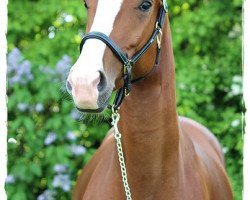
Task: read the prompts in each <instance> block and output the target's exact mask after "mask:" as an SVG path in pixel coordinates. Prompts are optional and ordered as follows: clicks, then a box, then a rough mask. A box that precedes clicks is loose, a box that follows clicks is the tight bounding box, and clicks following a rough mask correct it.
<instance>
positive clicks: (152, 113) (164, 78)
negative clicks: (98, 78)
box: [119, 17, 179, 184]
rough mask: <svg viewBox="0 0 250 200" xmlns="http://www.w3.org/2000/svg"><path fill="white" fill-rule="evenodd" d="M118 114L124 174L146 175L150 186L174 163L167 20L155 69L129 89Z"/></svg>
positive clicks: (174, 122)
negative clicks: (125, 166)
mask: <svg viewBox="0 0 250 200" xmlns="http://www.w3.org/2000/svg"><path fill="white" fill-rule="evenodd" d="M120 114H121V119H120V122H119V129H120V132H121V134H122V143H123V149H124V154H125V160H126V165H127V170H128V173H129V174H130V175H131V176H133V175H136V177H137V178H138V179H140V174H141V176H142V177H144V179H145V174H147V177H148V178H149V179H150V181H149V182H150V183H152V184H153V183H154V181H153V179H155V178H157V177H158V175H159V176H162V173H165V172H164V171H162V170H163V168H164V169H168V167H167V166H165V164H166V163H167V165H169V166H170V165H172V166H171V167H173V164H174V163H175V162H177V156H176V155H177V153H178V143H179V129H178V117H177V112H176V100H175V70H174V57H173V51H172V44H171V33H170V28H169V21H168V19H167V17H166V22H165V25H164V30H163V38H162V47H161V53H160V57H159V65H158V66H157V69H156V71H155V72H154V73H153V74H152V75H151V76H150V77H149V78H147V79H145V80H143V81H141V82H138V83H135V84H134V85H133V88H132V92H131V93H130V96H129V97H127V98H125V100H124V102H123V104H122V106H121V109H120ZM169 170H170V168H169ZM157 173H158V174H157ZM133 179H134V178H133ZM138 181H139V180H138ZM144 181H145V180H144Z"/></svg>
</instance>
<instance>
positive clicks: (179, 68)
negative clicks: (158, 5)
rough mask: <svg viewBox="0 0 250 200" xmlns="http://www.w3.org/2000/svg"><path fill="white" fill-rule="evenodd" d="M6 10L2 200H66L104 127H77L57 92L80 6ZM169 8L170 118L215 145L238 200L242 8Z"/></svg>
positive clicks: (78, 26)
mask: <svg viewBox="0 0 250 200" xmlns="http://www.w3.org/2000/svg"><path fill="white" fill-rule="evenodd" d="M8 2H9V3H8V16H9V18H8V20H9V24H8V35H7V37H8V52H9V53H8V55H7V58H8V111H9V113H8V137H9V139H8V141H9V144H8V174H9V175H8V177H7V179H6V190H7V193H8V199H11V200H29V199H31V200H34V199H38V200H45V199H46V200H50V199H58V200H64V199H65V200H66V199H67V200H68V199H71V192H72V188H73V186H74V184H75V180H76V178H77V174H78V173H79V170H81V169H82V166H83V165H84V164H86V162H87V161H88V160H89V159H90V158H91V156H92V155H93V153H94V152H95V150H96V148H98V146H99V145H100V142H101V140H102V139H103V137H104V135H105V134H106V132H107V130H108V129H109V123H107V122H105V123H100V124H98V123H96V124H94V125H93V124H91V123H85V122H82V120H81V119H82V116H81V115H80V114H79V113H78V112H77V110H75V109H74V106H73V104H72V103H71V101H70V98H69V97H68V95H67V94H66V93H65V86H64V85H65V84H64V81H65V77H66V75H67V72H68V70H69V67H70V66H71V65H72V63H74V62H75V61H76V59H77V57H78V55H79V54H78V52H79V44H80V41H81V38H82V35H83V30H84V27H85V25H86V12H85V11H84V6H83V5H82V4H81V1H68V0H51V1H42V0H36V1H33V0H26V1H14V0H9V1H8ZM168 4H169V17H170V23H171V31H172V38H173V47H174V54H175V62H176V88H177V109H178V113H179V114H180V115H185V116H187V117H191V118H193V119H195V120H197V121H199V122H201V123H202V124H204V125H206V126H207V127H208V128H209V129H210V130H212V132H213V133H215V134H216V136H217V137H218V138H219V140H220V142H221V144H222V146H223V150H224V152H225V156H226V166H227V171H228V174H229V177H230V180H231V183H232V186H233V190H234V193H235V199H236V200H240V199H241V191H242V125H241V124H242V120H241V112H242V111H243V110H244V109H243V105H242V103H241V94H242V70H241V10H242V9H241V8H242V5H241V4H242V2H241V1H240V0H232V1H230V2H229V1H228V2H226V3H225V2H221V1H217V0H209V1H202V0H185V1H184V0H183V1H179V0H172V1H168ZM31 10H32V12H30V11H31ZM21 52H22V53H21Z"/></svg>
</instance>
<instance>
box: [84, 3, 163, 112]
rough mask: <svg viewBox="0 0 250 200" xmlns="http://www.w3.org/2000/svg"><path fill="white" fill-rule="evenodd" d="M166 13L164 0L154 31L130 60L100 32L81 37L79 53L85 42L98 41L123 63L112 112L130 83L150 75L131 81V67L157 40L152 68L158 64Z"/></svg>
mask: <svg viewBox="0 0 250 200" xmlns="http://www.w3.org/2000/svg"><path fill="white" fill-rule="evenodd" d="M167 11H168V7H167V4H166V3H165V0H163V3H162V6H161V7H160V9H159V12H158V16H157V20H156V25H155V29H154V31H153V33H152V35H151V37H150V38H149V40H148V41H147V43H146V44H145V45H144V46H143V47H142V49H141V50H139V51H138V52H136V53H135V55H134V56H133V57H132V58H131V59H129V58H128V56H127V54H126V53H125V52H123V51H122V50H121V49H120V48H119V47H118V46H117V45H116V43H115V42H114V41H113V40H112V39H111V38H110V37H108V36H107V35H105V34H103V33H101V32H89V33H87V34H86V35H85V36H84V37H83V39H82V42H81V44H80V52H81V51H82V47H83V45H84V43H85V42H86V40H88V39H98V40H101V41H102V42H104V43H105V44H106V45H107V46H108V47H109V48H110V49H111V50H112V52H113V53H114V54H115V55H116V57H117V58H119V60H120V61H121V62H122V63H123V79H124V85H123V87H121V88H120V89H119V90H118V91H117V93H116V96H115V100H114V102H113V106H112V109H114V110H118V109H119V106H120V105H121V103H122V101H123V99H124V97H125V96H128V95H129V93H130V91H131V89H132V83H134V82H137V81H139V80H142V79H144V78H146V77H147V76H148V75H149V74H150V72H149V74H147V75H145V76H143V77H140V78H137V79H135V80H131V70H132V66H133V65H134V64H135V63H136V62H137V61H138V60H139V59H140V58H141V57H142V55H143V54H144V53H145V52H146V51H147V50H148V49H149V47H150V46H151V45H152V44H153V42H154V41H155V40H156V39H157V51H156V60H155V65H154V66H156V65H157V64H158V57H159V53H160V48H161V37H162V26H163V23H164V18H165V14H166V12H167ZM153 68H154V67H153ZM151 71H152V70H151Z"/></svg>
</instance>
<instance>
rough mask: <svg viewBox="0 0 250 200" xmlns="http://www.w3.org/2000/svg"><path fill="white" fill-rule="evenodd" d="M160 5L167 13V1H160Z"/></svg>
mask: <svg viewBox="0 0 250 200" xmlns="http://www.w3.org/2000/svg"><path fill="white" fill-rule="evenodd" d="M162 5H163V7H164V10H165V11H166V12H168V4H167V0H162Z"/></svg>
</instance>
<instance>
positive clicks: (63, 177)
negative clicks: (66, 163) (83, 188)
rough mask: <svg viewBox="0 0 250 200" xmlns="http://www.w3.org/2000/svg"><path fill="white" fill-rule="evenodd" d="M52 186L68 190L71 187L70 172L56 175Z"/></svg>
mask: <svg viewBox="0 0 250 200" xmlns="http://www.w3.org/2000/svg"><path fill="white" fill-rule="evenodd" d="M52 186H53V187H55V188H61V189H63V191H65V192H68V191H69V190H70V187H71V183H70V177H69V175H68V174H58V175H56V176H55V177H54V179H53V182H52Z"/></svg>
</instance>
